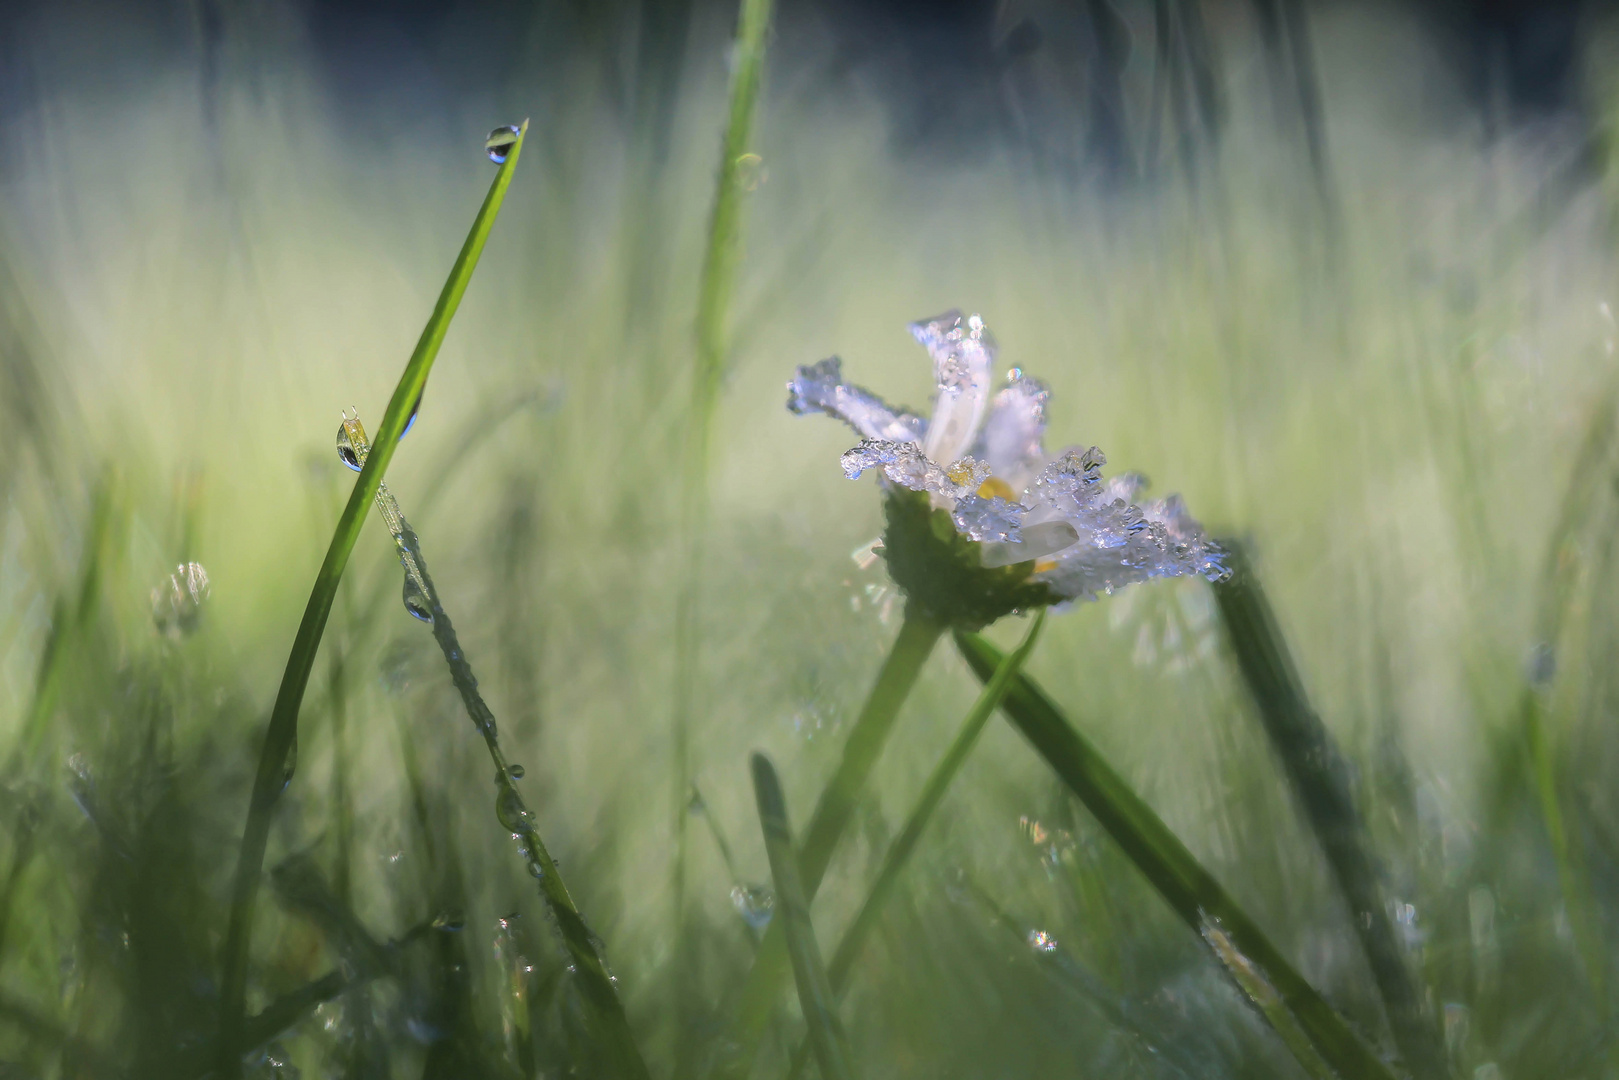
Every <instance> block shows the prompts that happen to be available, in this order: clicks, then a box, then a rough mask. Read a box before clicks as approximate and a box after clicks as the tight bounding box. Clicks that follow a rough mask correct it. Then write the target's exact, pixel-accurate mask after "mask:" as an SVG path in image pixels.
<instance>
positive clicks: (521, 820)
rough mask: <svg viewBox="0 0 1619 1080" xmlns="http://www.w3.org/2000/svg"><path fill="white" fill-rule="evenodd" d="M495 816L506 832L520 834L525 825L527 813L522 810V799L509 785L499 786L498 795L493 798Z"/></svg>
mask: <svg viewBox="0 0 1619 1080" xmlns="http://www.w3.org/2000/svg"><path fill="white" fill-rule="evenodd" d="M495 816H496V817H497V818H499V819H500V823H501V825H502V826H504V827H505V828H506V830H507V831H508V832H520V831H522V829H523V827H524V826H525V824H526V821H525V819H526V818H527V817H528V811H527V810H525V809H523V797H522V796H521V795H519V794H517V789H516V788H514V787H512V786H511V785H510V784H505V783H503V784H501V785H500V794H499V795H497V796H495Z"/></svg>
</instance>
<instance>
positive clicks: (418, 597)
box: [405, 574, 433, 625]
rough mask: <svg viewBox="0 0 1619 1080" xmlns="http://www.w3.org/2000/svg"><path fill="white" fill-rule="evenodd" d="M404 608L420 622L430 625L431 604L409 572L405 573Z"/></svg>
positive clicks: (431, 619)
mask: <svg viewBox="0 0 1619 1080" xmlns="http://www.w3.org/2000/svg"><path fill="white" fill-rule="evenodd" d="M405 610H406V611H408V612H410V613H411V615H412V616H414V617H415V618H418V619H420V620H422V622H424V623H427V624H429V625H432V622H433V605H432V604H430V603H428V601H427V595H426V594H425V593H423V592H422V587H421V586H420V585H418V584H416V579H415V578H414V577H412V576H411V575H409V574H406V575H405Z"/></svg>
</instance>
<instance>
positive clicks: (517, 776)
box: [506, 764, 527, 780]
mask: <svg viewBox="0 0 1619 1080" xmlns="http://www.w3.org/2000/svg"><path fill="white" fill-rule="evenodd" d="M526 771H527V770H525V769H524V768H523V767H522V766H521V765H516V764H513V765H508V766H506V775H507V776H509V777H511V778H512V779H513V780H521V779H522V778H523V773H524V772H526Z"/></svg>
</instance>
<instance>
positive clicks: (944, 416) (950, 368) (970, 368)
mask: <svg viewBox="0 0 1619 1080" xmlns="http://www.w3.org/2000/svg"><path fill="white" fill-rule="evenodd" d="M911 336H912V337H914V338H916V340H917V341H918V342H919V343H920V344H921V345H922V347H923V348H925V349H927V351H928V354H929V355H931V356H932V357H933V375H934V379H935V381H936V382H937V383H938V384H939V396H938V398H937V400H936V401H935V402H934V406H933V420H932V422H930V423H929V425H928V431H927V438H926V441H925V442H924V444H923V447H922V449H923V452H924V453H925V454H927V456H928V457H930V458H932V459H933V460H934V461H954V460H956V459H957V458H959V457H961V456H962V455H963V454H965V453H966V452H967V450H968V448H969V447H971V446H972V444H973V437H974V436H975V435H976V434H977V433H978V425H979V423H980V422H981V421H982V420H983V415H984V405H985V402H986V400H987V398H988V396H989V375H990V369H991V368H993V367H994V365H995V339H994V338H992V337H991V336H990V333H989V329H988V328H987V327H986V326H984V320H982V319H980V318H979V317H978V316H977V315H969V316H967V317H965V318H963V317H962V314H961V312H959V311H954V310H952V311H947V312H945V313H944V314H943V315H935V316H934V317H933V318H931V319H923V320H921V321H918V322H914V323H912V324H911Z"/></svg>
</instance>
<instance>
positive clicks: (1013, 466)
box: [973, 374, 1051, 491]
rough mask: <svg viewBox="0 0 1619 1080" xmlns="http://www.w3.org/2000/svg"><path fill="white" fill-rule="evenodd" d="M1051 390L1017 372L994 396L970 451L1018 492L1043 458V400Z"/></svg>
mask: <svg viewBox="0 0 1619 1080" xmlns="http://www.w3.org/2000/svg"><path fill="white" fill-rule="evenodd" d="M1050 396H1051V392H1050V391H1049V390H1047V389H1046V387H1045V384H1044V383H1042V382H1040V381H1039V380H1038V379H1031V378H1028V377H1026V376H1024V375H1022V374H1019V375H1018V376H1017V377H1016V378H1014V379H1013V380H1012V381H1011V384H1010V385H1009V386H1007V387H1006V389H1004V390H1002V391H1001V392H1000V393H998V394H996V395H995V400H994V401H992V402H991V403H990V406H989V415H988V416H987V417H985V418H984V430H983V432H982V433H981V434H980V435H979V436H978V444H977V445H976V446H975V447H974V448H973V452H974V453H975V454H977V455H979V456H980V457H982V458H983V459H984V460H985V461H988V462H989V467H990V468H991V469H992V470H994V473H995V475H996V476H998V477H1000V478H1001V479H1002V480H1004V481H1005V482H1006V484H1007V486H1008V487H1010V488H1011V489H1012V490H1013V491H1022V490H1023V488H1024V487H1025V486H1026V485H1027V484H1028V482H1029V480H1030V479H1031V478H1032V477H1033V476H1034V475H1035V473H1037V472H1039V471H1040V466H1041V465H1042V464H1043V463H1044V462H1045V460H1046V452H1045V448H1044V447H1043V446H1041V443H1040V440H1041V437H1042V436H1043V435H1044V434H1045V430H1046V399H1047V398H1049V397H1050Z"/></svg>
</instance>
